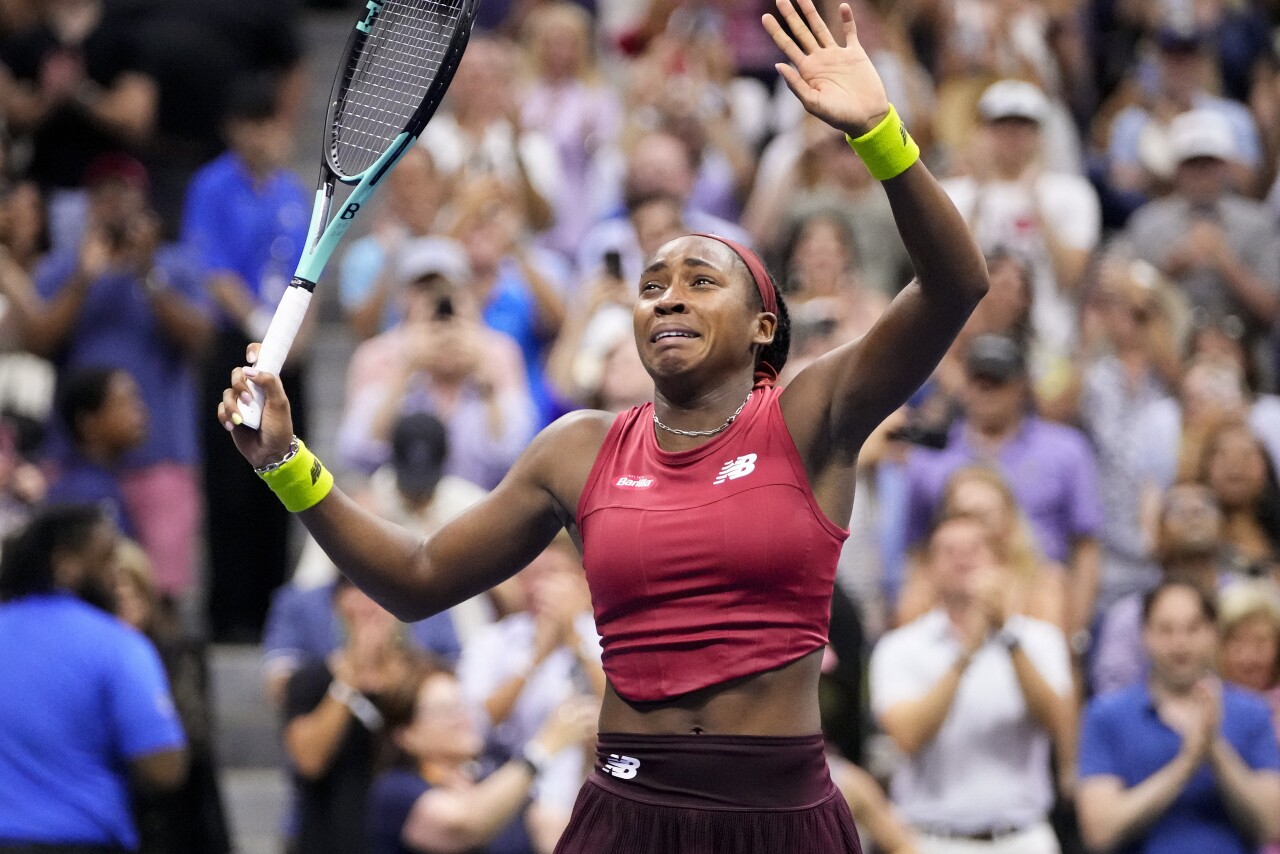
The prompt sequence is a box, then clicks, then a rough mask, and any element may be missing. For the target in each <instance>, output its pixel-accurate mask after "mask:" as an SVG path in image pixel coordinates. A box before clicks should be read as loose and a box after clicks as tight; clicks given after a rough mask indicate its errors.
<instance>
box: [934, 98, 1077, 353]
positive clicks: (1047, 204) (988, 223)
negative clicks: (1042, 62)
mask: <svg viewBox="0 0 1280 854" xmlns="http://www.w3.org/2000/svg"><path fill="white" fill-rule="evenodd" d="M1048 110H1049V103H1048V100H1047V99H1046V98H1045V96H1044V93H1043V92H1042V91H1041V90H1040V89H1038V88H1037V87H1035V86H1033V85H1032V84H1030V83H1025V82H1023V81H1019V80H1001V81H1000V82H998V83H994V84H992V85H991V86H990V87H989V88H987V90H986V91H984V92H983V93H982V98H981V99H980V100H979V101H978V115H979V116H981V118H982V133H981V136H980V137H979V141H980V142H981V143H982V145H981V147H980V151H979V153H978V154H977V155H976V156H975V159H974V163H973V165H972V174H971V175H969V176H966V177H960V178H952V179H949V180H947V181H944V182H943V188H944V189H945V190H946V191H947V195H949V196H950V197H951V200H952V201H953V202H955V205H956V207H957V208H958V209H959V210H960V212H961V214H963V215H964V217H965V220H966V221H967V222H968V223H969V228H970V230H972V231H973V234H974V237H975V239H976V240H977V241H978V244H979V246H981V247H982V248H983V251H986V252H991V251H993V250H995V249H997V248H1003V249H1006V250H1013V251H1016V252H1018V253H1019V254H1021V255H1022V256H1024V257H1025V258H1027V259H1028V260H1030V262H1031V264H1032V268H1033V270H1034V275H1033V277H1032V283H1033V285H1034V288H1035V302H1034V305H1033V311H1034V314H1033V316H1032V321H1033V323H1034V324H1035V330H1036V334H1037V336H1038V337H1040V338H1042V339H1044V340H1045V341H1047V342H1049V343H1050V344H1052V345H1053V346H1056V347H1060V348H1061V347H1065V346H1067V344H1068V343H1069V342H1070V341H1071V339H1072V337H1073V335H1074V329H1073V325H1072V318H1074V317H1075V311H1074V310H1073V307H1072V305H1073V301H1074V295H1075V293H1076V291H1077V289H1078V286H1079V284H1080V279H1081V277H1082V275H1083V274H1084V270H1085V265H1086V263H1087V262H1088V260H1089V254H1090V253H1091V252H1092V251H1093V249H1094V247H1096V246H1097V244H1098V237H1099V229H1100V227H1101V212H1100V210H1099V207H1098V197H1097V194H1096V193H1095V192H1094V190H1093V188H1092V187H1091V186H1090V185H1089V182H1088V181H1086V180H1085V179H1084V178H1082V177H1080V176H1079V175H1074V174H1070V173H1067V172H1060V171H1049V170H1048V169H1047V168H1046V167H1045V166H1044V165H1043V164H1042V162H1041V158H1040V145H1041V128H1042V126H1043V123H1044V121H1045V118H1046V116H1047V115H1048Z"/></svg>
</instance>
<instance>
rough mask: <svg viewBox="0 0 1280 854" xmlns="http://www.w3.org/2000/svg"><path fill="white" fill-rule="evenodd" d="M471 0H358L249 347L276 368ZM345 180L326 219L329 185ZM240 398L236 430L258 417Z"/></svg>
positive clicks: (414, 117) (405, 140)
mask: <svg viewBox="0 0 1280 854" xmlns="http://www.w3.org/2000/svg"><path fill="white" fill-rule="evenodd" d="M477 4H478V0H368V5H367V7H366V11H365V15H364V17H363V18H362V19H361V20H360V21H359V23H357V24H356V25H355V28H354V29H353V30H352V31H351V38H350V39H349V40H348V42H347V49H346V56H345V58H344V59H343V61H342V62H341V63H340V64H339V66H338V74H337V76H336V77H335V78H334V81H333V93H332V95H331V96H330V100H329V115H328V117H327V119H326V121H325V140H324V158H323V160H322V162H321V165H320V180H319V183H318V184H317V185H316V202H315V207H314V208H313V209H312V211H311V226H310V228H309V229H308V233H307V246H306V248H305V249H304V250H303V252H302V258H301V259H300V260H299V261H298V267H297V269H296V270H295V271H294V274H293V279H292V280H291V281H290V282H289V287H288V288H286V289H285V293H284V296H283V297H282V298H281V299H280V305H279V306H278V307H277V308H276V313H275V315H274V316H273V317H272V318H271V326H270V327H269V328H268V330H267V335H266V337H265V338H264V339H263V341H262V349H261V350H259V351H258V361H257V367H258V368H259V369H260V370H262V371H267V372H270V373H273V374H278V373H280V368H281V367H282V366H283V365H284V360H285V356H287V355H288V354H289V348H290V347H291V346H292V345H293V339H294V337H295V336H296V335H297V334H298V327H300V326H301V325H302V318H303V316H304V315H305V314H306V312H307V306H308V305H309V304H310V302H311V294H312V291H313V290H314V289H315V286H316V281H317V280H318V279H319V278H320V273H321V272H322V271H323V270H324V267H325V264H326V263H328V261H329V257H330V256H331V255H332V254H333V250H334V248H335V247H336V246H337V245H338V241H340V240H341V239H342V235H343V234H345V233H346V231H347V228H348V227H350V225H351V223H352V222H353V221H354V220H355V218H356V217H357V216H358V215H359V213H360V211H361V209H362V208H363V207H364V205H365V204H366V203H367V202H368V201H369V197H370V196H371V195H372V194H373V191H374V189H375V188H376V187H377V186H378V182H379V181H381V180H382V179H383V178H385V177H386V175H387V173H388V172H389V171H391V167H392V166H394V165H395V163H396V161H397V160H399V159H400V156H401V155H402V154H404V153H405V152H406V151H407V150H408V149H409V146H411V145H413V144H414V142H415V141H416V140H417V138H418V134H420V133H422V129H423V128H424V127H426V124H427V120H428V119H430V118H431V115H432V114H433V113H434V112H435V111H436V107H438V106H439V105H440V100H441V98H443V97H444V92H445V89H447V88H448V87H449V81H451V80H452V79H453V73H454V71H456V70H457V68H458V61H459V60H460V59H461V58H462V52H463V50H465V49H466V46H467V39H468V38H470V36H471V23H472V21H473V20H474V19H475V14H476V6H477ZM339 181H340V182H342V183H343V184H354V185H355V188H354V189H353V190H352V191H351V194H350V195H349V196H347V199H346V201H345V202H344V203H343V206H342V210H341V211H340V212H339V213H338V215H337V216H336V217H334V218H333V220H332V221H331V222H330V221H329V209H330V206H331V205H332V203H333V189H334V185H335V183H336V182H339ZM250 389H251V391H252V394H253V402H252V403H250V404H241V405H240V408H239V411H240V416H241V417H242V418H243V419H244V423H245V426H247V427H252V428H254V429H255V430H256V429H257V428H258V426H259V425H260V424H261V422H262V391H261V390H260V389H259V388H258V387H257V386H250Z"/></svg>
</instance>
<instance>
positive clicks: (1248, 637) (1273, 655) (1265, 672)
mask: <svg viewBox="0 0 1280 854" xmlns="http://www.w3.org/2000/svg"><path fill="white" fill-rule="evenodd" d="M1218 631H1219V633H1220V634H1221V636H1222V648H1221V652H1220V653H1219V655H1218V668H1219V670H1220V672H1221V673H1222V678H1223V679H1224V680H1226V681H1227V682H1233V683H1235V684H1236V685H1239V686H1240V687H1242V688H1248V689H1249V690H1250V691H1256V692H1257V693H1259V694H1261V695H1262V696H1263V697H1264V698H1265V699H1266V701H1267V705H1268V706H1270V708H1271V720H1272V726H1273V728H1274V729H1275V731H1276V734H1277V737H1280V588H1278V587H1277V586H1276V584H1275V582H1273V581H1265V582H1256V581H1253V582H1237V583H1236V584H1233V585H1231V586H1230V587H1229V588H1227V590H1226V591H1224V593H1223V595H1222V597H1221V600H1220V604H1219V618H1218ZM1264 854H1280V842H1272V843H1271V844H1270V845H1269V846H1267V848H1266V851H1265V852H1264Z"/></svg>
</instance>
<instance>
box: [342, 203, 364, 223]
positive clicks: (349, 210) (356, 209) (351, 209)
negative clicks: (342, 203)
mask: <svg viewBox="0 0 1280 854" xmlns="http://www.w3.org/2000/svg"><path fill="white" fill-rule="evenodd" d="M358 213H360V205H358V204H357V203H355V202H352V203H351V204H349V205H347V206H346V207H345V208H343V209H342V213H341V214H339V216H338V218H339V219H355V218H356V214H358Z"/></svg>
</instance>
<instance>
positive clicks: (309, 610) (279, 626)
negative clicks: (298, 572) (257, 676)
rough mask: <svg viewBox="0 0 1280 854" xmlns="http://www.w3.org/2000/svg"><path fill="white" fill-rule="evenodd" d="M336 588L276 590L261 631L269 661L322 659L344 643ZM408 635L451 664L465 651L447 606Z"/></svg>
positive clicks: (295, 662) (290, 586)
mask: <svg viewBox="0 0 1280 854" xmlns="http://www.w3.org/2000/svg"><path fill="white" fill-rule="evenodd" d="M333 587H334V585H333V584H326V585H324V586H323V587H315V588H312V589H310V590H303V589H301V588H299V587H296V586H295V585H293V584H286V585H284V586H283V587H281V588H280V589H279V590H277V591H276V592H275V595H274V596H273V597H272V600H271V610H270V611H269V612H268V614H267V625H266V628H264V629H263V636H262V656H263V659H264V661H265V662H266V663H267V664H268V665H270V664H271V663H272V662H281V661H282V662H288V663H290V664H292V665H294V666H297V665H299V664H302V663H304V662H308V661H323V660H324V659H326V658H328V657H329V654H330V653H331V652H333V651H334V650H336V649H338V648H339V647H341V646H342V643H343V631H342V623H341V621H340V620H339V619H338V615H337V614H335V613H334V610H333ZM409 634H410V636H411V637H412V638H413V640H414V642H415V643H417V644H418V646H419V647H421V648H422V649H425V650H429V651H431V652H434V653H435V654H436V655H438V656H440V657H441V658H443V659H445V660H446V661H448V662H449V663H450V664H452V663H454V662H455V661H457V660H458V655H459V653H461V652H462V645H461V644H460V643H459V642H458V634H457V632H456V631H455V630H454V628H453V618H452V617H450V616H449V612H448V611H443V612H441V613H439V614H435V615H433V616H430V617H427V618H426V619H425V620H419V621H418V622H416V623H410V624H409Z"/></svg>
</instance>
